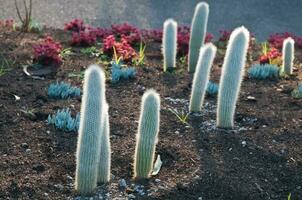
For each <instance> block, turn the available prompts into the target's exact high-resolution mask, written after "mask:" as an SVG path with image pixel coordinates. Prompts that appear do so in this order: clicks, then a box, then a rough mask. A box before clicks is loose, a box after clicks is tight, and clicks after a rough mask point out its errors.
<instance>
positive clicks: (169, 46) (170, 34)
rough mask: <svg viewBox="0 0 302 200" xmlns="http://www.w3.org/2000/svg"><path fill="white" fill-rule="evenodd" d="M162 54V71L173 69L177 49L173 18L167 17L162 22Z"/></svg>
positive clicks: (175, 26)
mask: <svg viewBox="0 0 302 200" xmlns="http://www.w3.org/2000/svg"><path fill="white" fill-rule="evenodd" d="M162 48H163V55H164V72H165V71H167V70H170V69H174V68H175V65H176V50H177V22H176V21H174V20H173V19H167V20H166V21H165V22H164V32H163V46H162Z"/></svg>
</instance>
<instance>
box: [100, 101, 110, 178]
mask: <svg viewBox="0 0 302 200" xmlns="http://www.w3.org/2000/svg"><path fill="white" fill-rule="evenodd" d="M108 108H109V106H108V104H107V103H106V104H105V108H104V116H103V117H104V121H103V127H102V130H103V131H102V137H101V149H100V150H101V153H100V163H99V171H98V182H99V183H107V182H108V181H109V180H110V168H111V150H110V149H111V148H110V125H109V113H108Z"/></svg>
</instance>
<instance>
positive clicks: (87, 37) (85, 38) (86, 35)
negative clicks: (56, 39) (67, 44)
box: [71, 31, 96, 46]
mask: <svg viewBox="0 0 302 200" xmlns="http://www.w3.org/2000/svg"><path fill="white" fill-rule="evenodd" d="M95 42H96V36H95V35H94V34H93V33H91V32H89V31H80V32H79V33H76V32H74V33H72V41H71V45H73V46H91V45H93V44H94V43H95Z"/></svg>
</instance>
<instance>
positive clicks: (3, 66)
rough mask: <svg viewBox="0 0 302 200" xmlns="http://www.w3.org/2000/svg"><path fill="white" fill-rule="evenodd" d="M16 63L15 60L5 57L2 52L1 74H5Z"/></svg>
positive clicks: (0, 59)
mask: <svg viewBox="0 0 302 200" xmlns="http://www.w3.org/2000/svg"><path fill="white" fill-rule="evenodd" d="M14 64H15V61H12V60H9V59H7V58H5V56H4V55H1V54H0V76H3V75H4V74H6V73H7V72H8V71H10V69H11V67H12V65H14Z"/></svg>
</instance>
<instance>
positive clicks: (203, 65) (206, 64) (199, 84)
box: [189, 43, 216, 112]
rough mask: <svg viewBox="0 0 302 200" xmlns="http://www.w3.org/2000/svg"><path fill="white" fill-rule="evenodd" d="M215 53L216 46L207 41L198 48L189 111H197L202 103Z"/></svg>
mask: <svg viewBox="0 0 302 200" xmlns="http://www.w3.org/2000/svg"><path fill="white" fill-rule="evenodd" d="M215 55H216V47H215V46H214V45H213V44H211V43H209V44H206V45H204V46H203V47H201V48H200V53H199V59H198V62H197V68H196V72H195V73H194V78H193V85H192V92H191V100H190V107H189V110H190V112H199V111H201V107H202V104H203V100H204V97H205V93H206V90H207V84H208V82H209V76H210V71H211V66H212V64H213V60H214V57H215Z"/></svg>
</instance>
